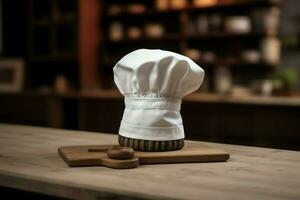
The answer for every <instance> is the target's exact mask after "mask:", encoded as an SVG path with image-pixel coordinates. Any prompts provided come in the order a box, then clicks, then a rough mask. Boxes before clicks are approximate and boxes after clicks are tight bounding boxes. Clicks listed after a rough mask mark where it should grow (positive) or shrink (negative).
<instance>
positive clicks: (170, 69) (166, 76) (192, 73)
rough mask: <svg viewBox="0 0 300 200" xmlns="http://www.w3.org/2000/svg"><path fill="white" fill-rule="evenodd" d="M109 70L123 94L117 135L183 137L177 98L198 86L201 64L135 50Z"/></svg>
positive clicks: (156, 138) (162, 138)
mask: <svg viewBox="0 0 300 200" xmlns="http://www.w3.org/2000/svg"><path fill="white" fill-rule="evenodd" d="M113 71H114V81H115V83H116V85H117V87H118V89H119V90H120V92H121V93H122V94H123V95H124V96H125V110H124V114H123V118H122V121H121V125H120V129H119V134H120V135H121V136H123V137H127V138H133V139H141V140H152V141H170V140H178V139H183V138H184V129H183V123H182V119H181V115H180V107H181V98H182V97H184V96H185V95H187V94H189V93H192V92H194V91H195V90H197V89H198V88H199V87H200V85H201V83H202V81H203V78H204V70H203V69H202V68H201V67H199V66H198V65H197V64H196V63H195V62H193V61H192V60H191V59H190V58H188V57H186V56H183V55H180V54H177V53H173V52H170V51H164V50H158V49H155V50H150V49H139V50H136V51H133V52H131V53H129V54H127V55H126V56H124V57H123V58H122V59H121V60H120V61H119V62H118V63H117V64H116V65H115V67H114V69H113Z"/></svg>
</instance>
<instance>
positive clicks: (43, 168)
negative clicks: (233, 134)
mask: <svg viewBox="0 0 300 200" xmlns="http://www.w3.org/2000/svg"><path fill="white" fill-rule="evenodd" d="M116 142H117V136H116V135H112V134H102V133H91V132H84V131H68V130H61V129H50V128H40V127H30V126H17V125H7V124H0V186H5V187H12V188H16V189H22V190H27V191H32V192H38V193H43V194H48V195H55V196H59V197H65V198H74V199H96V198H105V199H116V198H120V197H121V199H124V198H125V199H126V198H128V199H132V198H137V199H200V198H201V199H272V200H274V199H300V189H299V188H300V152H296V151H286V150H278V149H267V148H257V147H247V146H238V145H227V144H217V143H208V142H202V143H203V144H206V145H209V146H211V147H216V148H221V149H224V150H226V151H228V152H229V153H230V155H231V158H230V160H229V161H228V162H217V163H213V162H212V163H182V164H161V165H160V164H156V165H141V166H139V167H138V168H135V169H127V170H117V169H110V168H106V167H82V168H70V167H68V166H67V165H66V164H65V162H63V160H62V159H61V158H60V157H59V156H58V154H57V148H58V147H59V146H65V145H87V144H113V143H116Z"/></svg>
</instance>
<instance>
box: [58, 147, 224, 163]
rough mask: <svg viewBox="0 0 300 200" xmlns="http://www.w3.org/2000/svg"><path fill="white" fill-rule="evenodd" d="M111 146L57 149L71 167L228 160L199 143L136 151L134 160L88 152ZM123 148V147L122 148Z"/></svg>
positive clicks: (216, 150) (104, 153)
mask: <svg viewBox="0 0 300 200" xmlns="http://www.w3.org/2000/svg"><path fill="white" fill-rule="evenodd" d="M107 146H111V147H112V146H114V144H112V145H79V146H77V145H76V146H63V147H59V148H58V153H59V155H60V156H61V157H62V158H63V159H64V161H65V162H66V163H67V164H68V165H69V166H71V167H80V166H99V165H100V166H101V165H104V166H107V167H112V168H120V169H126V168H134V167H137V166H138V163H139V164H163V163H191V162H221V161H226V160H228V159H229V154H228V153H227V152H225V151H223V150H220V149H216V148H212V147H208V146H207V145H203V144H201V143H195V142H186V145H185V146H184V148H183V149H181V150H178V151H164V152H142V151H136V152H135V156H136V158H133V159H130V160H115V159H109V158H108V155H107V153H106V152H105V151H101V152H90V151H89V150H90V149H99V150H103V149H105V148H107ZM123 148H124V147H123Z"/></svg>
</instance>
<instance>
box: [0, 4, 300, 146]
mask: <svg viewBox="0 0 300 200" xmlns="http://www.w3.org/2000/svg"><path fill="white" fill-rule="evenodd" d="M299 10H300V1H297V0H281V1H280V0H106V1H104V0H0V123H14V124H26V125H37V126H47V127H57V128H65V129H76V130H87V131H97V132H108V133H117V132H118V128H119V123H120V120H121V118H122V112H123V109H124V104H123V99H122V96H121V95H120V94H119V93H118V91H117V90H116V87H115V85H114V83H113V73H112V68H113V66H114V64H115V63H116V62H117V61H118V60H119V59H120V58H121V57H122V56H124V55H125V54H127V53H129V52H131V51H132V50H135V49H138V48H159V49H165V50H170V51H175V52H178V53H181V54H184V55H186V56H188V57H190V58H192V59H193V60H194V61H195V62H197V63H198V64H199V65H200V66H201V67H202V68H203V69H204V70H205V72H206V76H205V80H204V82H203V85H202V86H201V88H200V89H199V91H197V92H196V93H194V94H192V95H189V96H187V97H186V98H184V100H183V105H182V116H183V121H184V124H185V133H186V138H187V139H194V140H204V141H213V142H223V143H232V144H243V145H253V146H261V147H275V148H284V149H293V150H300V95H299V94H300V93H299V92H300V91H299V90H300V80H299V74H300V12H299ZM137 59H139V58H137Z"/></svg>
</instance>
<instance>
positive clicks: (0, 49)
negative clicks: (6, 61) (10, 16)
mask: <svg viewBox="0 0 300 200" xmlns="http://www.w3.org/2000/svg"><path fill="white" fill-rule="evenodd" d="M2 13H3V12H2V0H0V55H1V53H2V44H3V43H2Z"/></svg>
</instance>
